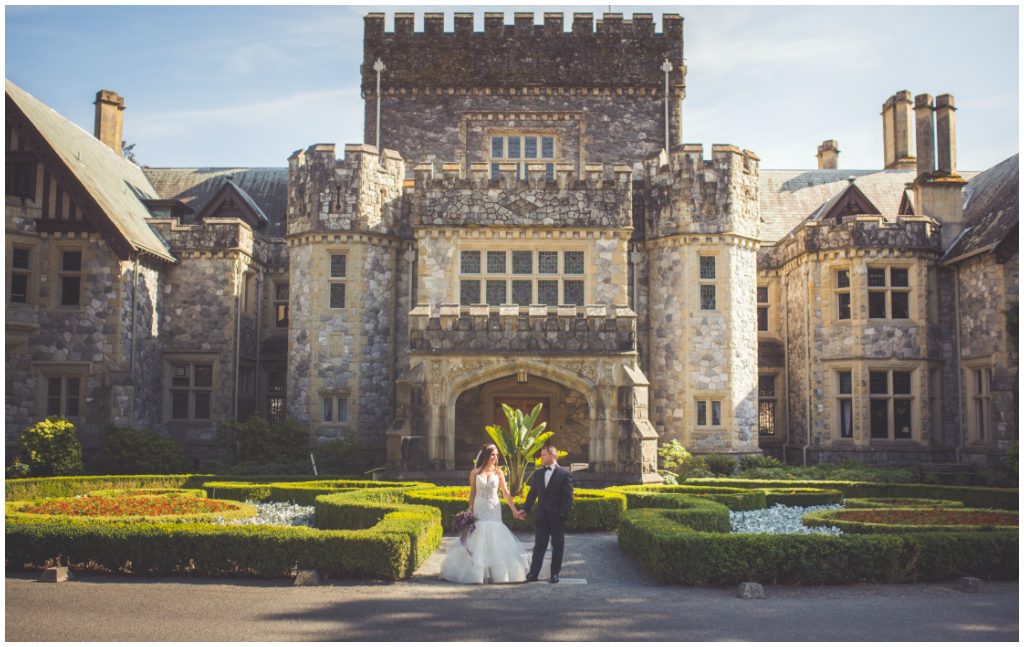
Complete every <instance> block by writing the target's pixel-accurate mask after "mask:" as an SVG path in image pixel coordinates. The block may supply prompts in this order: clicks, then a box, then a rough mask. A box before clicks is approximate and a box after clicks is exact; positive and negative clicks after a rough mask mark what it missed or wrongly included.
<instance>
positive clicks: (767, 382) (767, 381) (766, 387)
mask: <svg viewBox="0 0 1024 647" xmlns="http://www.w3.org/2000/svg"><path fill="white" fill-rule="evenodd" d="M757 395H758V396H760V397H762V398H774V397H775V376H774V375H759V376H757Z"/></svg>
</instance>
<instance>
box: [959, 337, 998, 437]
mask: <svg viewBox="0 0 1024 647" xmlns="http://www.w3.org/2000/svg"><path fill="white" fill-rule="evenodd" d="M963 370H964V378H963V379H964V387H965V391H966V395H967V398H966V405H967V406H966V411H965V414H966V417H967V424H966V425H965V427H966V432H967V433H966V440H967V442H969V443H971V444H972V445H982V444H986V445H987V444H992V443H994V442H995V440H996V435H995V430H994V429H993V425H992V422H993V420H994V419H995V416H994V415H993V414H994V413H995V412H994V410H993V408H992V380H993V378H994V373H995V361H994V360H993V359H992V358H991V357H983V358H977V359H972V360H967V361H965V362H964V364H963ZM979 376H980V377H982V378H983V380H984V381H983V386H982V389H981V391H980V392H979V389H978V382H977V379H978V377H979ZM979 405H980V406H983V407H984V409H983V410H982V411H979ZM979 414H980V415H981V417H982V424H981V425H979V424H978V422H979ZM982 427H984V428H982Z"/></svg>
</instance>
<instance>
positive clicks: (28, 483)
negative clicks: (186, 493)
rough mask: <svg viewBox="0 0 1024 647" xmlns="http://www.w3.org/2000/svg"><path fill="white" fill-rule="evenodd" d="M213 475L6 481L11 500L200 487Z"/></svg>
mask: <svg viewBox="0 0 1024 647" xmlns="http://www.w3.org/2000/svg"><path fill="white" fill-rule="evenodd" d="M212 478H215V477H214V476H213V475H212V474H156V475H151V474H133V475H130V476H57V477H48V478H42V477H40V478H27V479H16V480H8V481H6V482H4V492H5V496H6V498H7V500H8V501H22V500H25V499H48V498H53V497H65V496H75V495H78V494H86V493H88V492H91V491H93V490H120V489H138V488H175V489H179V488H197V487H199V486H201V485H202V484H203V481H208V480H210V479H212Z"/></svg>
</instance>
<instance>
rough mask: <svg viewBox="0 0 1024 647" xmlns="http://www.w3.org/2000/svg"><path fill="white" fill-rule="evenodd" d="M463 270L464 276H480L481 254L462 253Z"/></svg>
mask: <svg viewBox="0 0 1024 647" xmlns="http://www.w3.org/2000/svg"><path fill="white" fill-rule="evenodd" d="M461 265H462V269H461V272H462V273H463V274H479V273H480V252H467V251H464V252H462V264H461Z"/></svg>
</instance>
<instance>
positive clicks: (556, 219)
mask: <svg viewBox="0 0 1024 647" xmlns="http://www.w3.org/2000/svg"><path fill="white" fill-rule="evenodd" d="M632 174H633V169H632V167H630V166H629V165H627V164H587V165H585V166H584V168H583V172H582V173H577V172H576V171H575V167H574V166H573V165H572V164H556V165H555V166H554V173H553V177H552V178H550V179H549V178H548V177H547V174H546V165H545V164H529V165H527V172H526V175H527V177H526V178H520V177H519V176H518V175H517V166H516V165H515V164H501V165H499V166H498V177H497V178H492V175H491V167H490V165H489V164H486V163H474V164H470V165H469V172H468V173H466V172H464V167H463V166H461V165H459V164H454V163H453V164H442V165H440V170H439V169H438V168H437V166H436V165H434V164H432V163H424V164H418V165H417V166H416V167H415V176H416V179H415V191H414V194H413V209H412V222H413V225H414V226H419V227H439V226H440V227H469V226H495V227H508V226H513V227H515V226H540V227H584V228H613V229H618V228H625V227H630V226H632V216H631V210H632V202H633V184H632Z"/></svg>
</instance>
